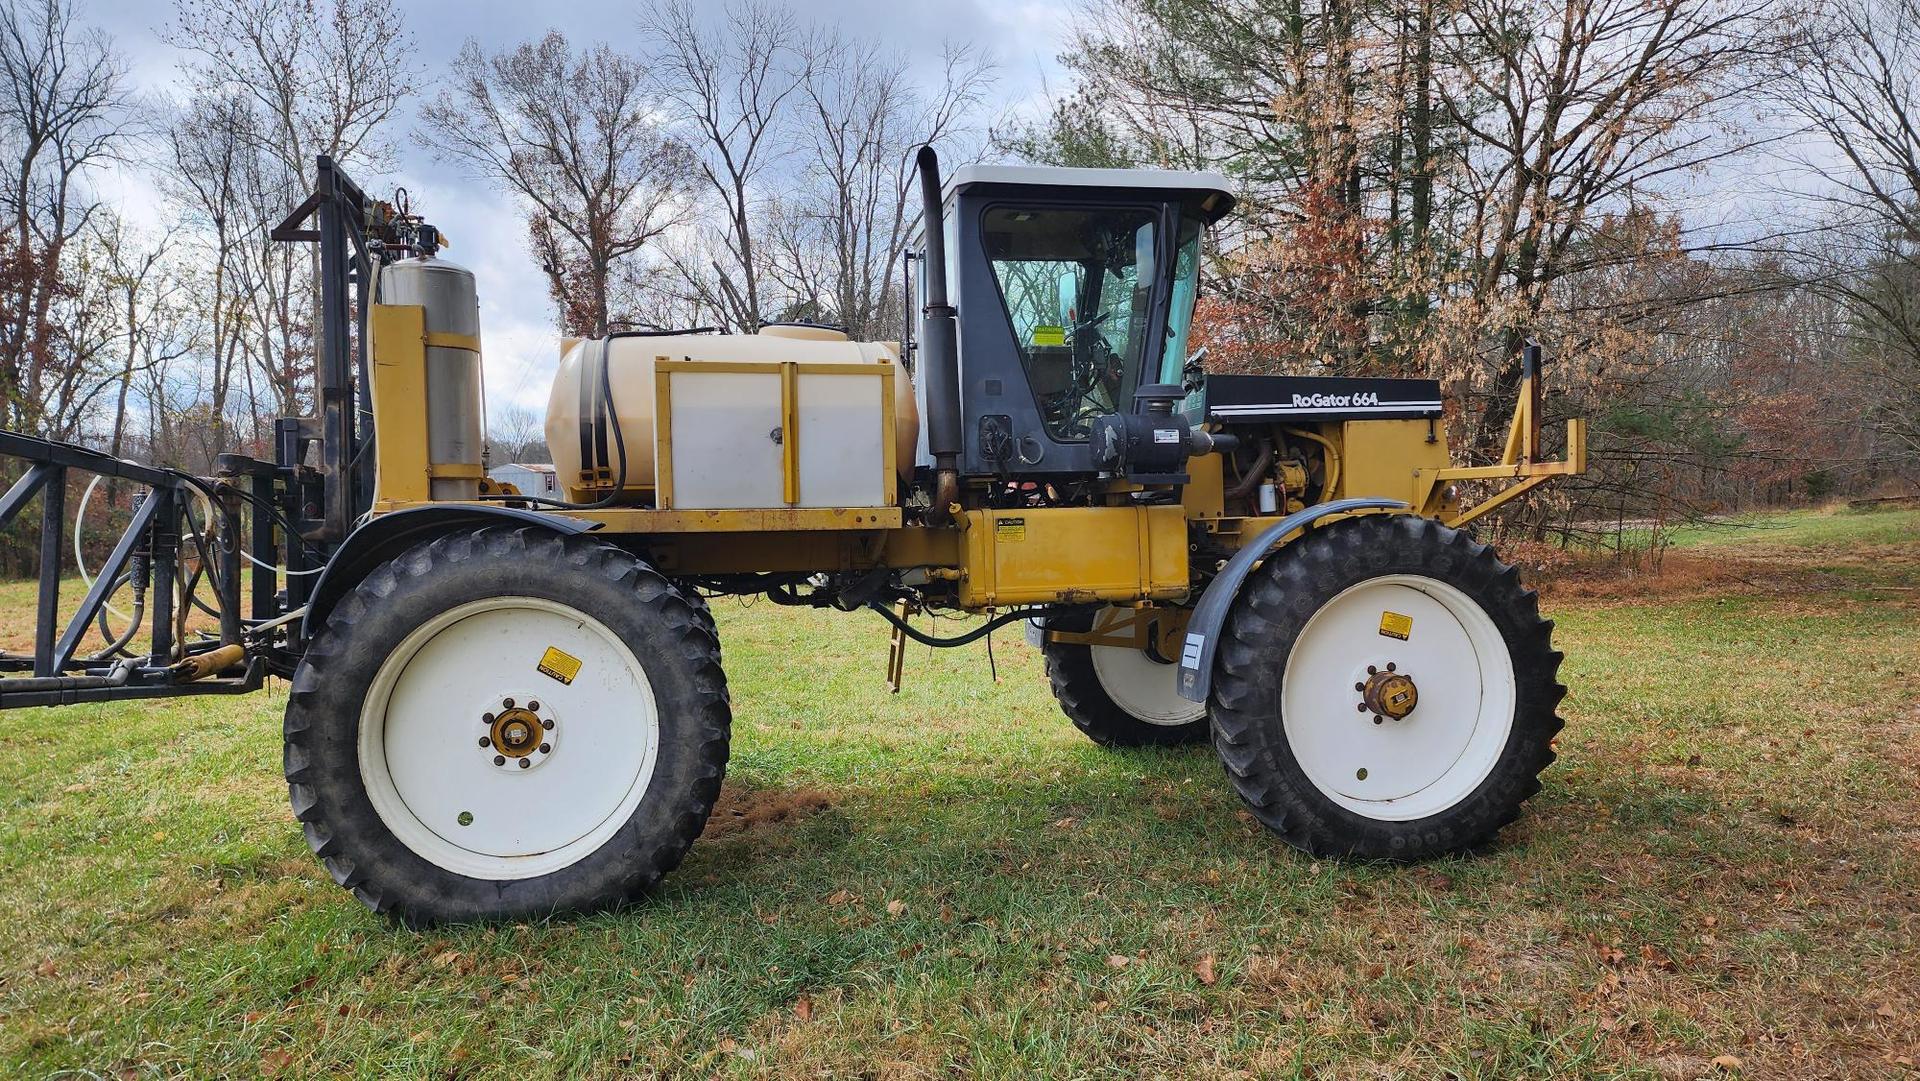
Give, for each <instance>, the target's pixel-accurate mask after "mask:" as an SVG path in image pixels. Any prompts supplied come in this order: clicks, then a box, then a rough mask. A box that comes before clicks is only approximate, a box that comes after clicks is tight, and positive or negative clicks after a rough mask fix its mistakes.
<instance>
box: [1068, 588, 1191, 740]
mask: <svg viewBox="0 0 1920 1081" xmlns="http://www.w3.org/2000/svg"><path fill="white" fill-rule="evenodd" d="M1116 611H1119V609H1114V608H1100V609H1090V610H1088V611H1085V612H1072V613H1069V614H1067V615H1063V616H1054V617H1051V618H1049V619H1048V621H1047V626H1048V628H1049V629H1054V630H1062V631H1074V632H1079V633H1085V632H1087V631H1089V630H1092V629H1093V626H1094V620H1095V618H1096V617H1104V616H1105V615H1106V614H1107V613H1110V612H1116ZM1045 655H1046V661H1047V679H1048V682H1050V683H1051V684H1052V685H1053V697H1054V699H1055V700H1057V701H1058V702H1059V703H1060V709H1061V712H1063V713H1065V714H1066V715H1067V719H1068V720H1070V721H1072V722H1073V726H1074V727H1075V728H1078V729H1079V730H1080V731H1081V732H1082V733H1084V734H1085V735H1086V737H1087V738H1088V739H1090V740H1092V741H1094V742H1095V743H1098V744H1100V745H1101V746H1102V747H1175V746H1184V745H1187V744H1192V743H1202V742H1205V741H1206V738H1207V708H1206V706H1205V705H1203V704H1200V703H1195V702H1189V701H1187V700H1186V699H1184V698H1181V697H1180V695H1179V692H1178V691H1177V690H1176V689H1175V687H1176V680H1177V679H1178V677H1179V673H1180V668H1179V665H1178V664H1177V663H1176V662H1177V661H1178V658H1172V659H1167V658H1160V657H1152V656H1149V655H1147V654H1146V653H1144V652H1142V651H1141V650H1137V649H1123V648H1119V647H1116V646H1088V645H1079V644H1075V643H1069V642H1051V641H1050V642H1048V643H1047V644H1046V647H1045Z"/></svg>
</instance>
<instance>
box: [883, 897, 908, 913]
mask: <svg viewBox="0 0 1920 1081" xmlns="http://www.w3.org/2000/svg"><path fill="white" fill-rule="evenodd" d="M906 911H907V903H906V902H905V901H902V900H900V899H899V898H898V897H896V898H894V899H893V900H891V901H888V902H887V915H889V916H903V915H905V914H906Z"/></svg>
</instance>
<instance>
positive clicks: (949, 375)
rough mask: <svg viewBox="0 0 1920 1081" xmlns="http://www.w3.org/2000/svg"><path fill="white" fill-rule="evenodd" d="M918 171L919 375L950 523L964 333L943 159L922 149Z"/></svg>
mask: <svg viewBox="0 0 1920 1081" xmlns="http://www.w3.org/2000/svg"><path fill="white" fill-rule="evenodd" d="M915 163H916V164H917V165H918V166H919V169H920V202H921V208H922V209H921V223H922V224H921V228H922V230H923V231H924V232H925V233H926V238H927V257H926V263H925V265H924V266H923V267H922V268H921V273H922V274H924V275H925V276H926V283H927V304H926V307H924V308H922V309H920V372H921V378H923V379H925V380H926V384H925V385H926V390H927V451H928V452H929V453H931V454H932V455H933V468H934V474H935V478H936V479H935V484H934V493H933V508H932V514H931V515H930V518H931V520H932V521H933V522H934V524H936V525H939V524H943V523H945V522H946V521H948V520H949V519H950V514H949V510H948V508H949V507H950V506H951V505H952V504H953V502H954V501H955V500H957V499H959V497H960V438H961V436H960V333H959V320H958V313H956V312H955V311H954V308H953V305H951V304H949V303H947V235H946V230H945V229H944V228H943V227H942V224H941V199H940V156H939V155H938V154H936V153H934V152H933V147H932V146H923V147H921V148H920V153H919V154H918V156H917V157H916V158H915Z"/></svg>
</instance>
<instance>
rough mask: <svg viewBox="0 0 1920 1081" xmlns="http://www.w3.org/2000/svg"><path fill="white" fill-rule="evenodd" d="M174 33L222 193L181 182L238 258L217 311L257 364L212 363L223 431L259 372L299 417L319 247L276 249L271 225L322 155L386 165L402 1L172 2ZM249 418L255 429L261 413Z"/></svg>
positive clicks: (195, 181)
mask: <svg viewBox="0 0 1920 1081" xmlns="http://www.w3.org/2000/svg"><path fill="white" fill-rule="evenodd" d="M166 38H167V40H168V42H169V43H170V44H172V45H174V46H175V47H177V48H179V49H181V50H183V51H184V52H186V53H187V54H188V56H189V57H190V60H189V62H188V64H187V75H188V79H189V83H190V86H191V89H192V92H193V95H194V99H195V100H194V102H193V104H190V105H189V106H188V108H187V109H186V110H184V112H183V117H182V121H181V122H182V124H184V125H187V126H188V127H190V128H192V129H194V130H190V131H189V132H187V134H186V137H187V139H188V140H190V141H198V142H201V143H220V144H222V145H221V146H220V147H218V148H217V149H215V148H213V147H211V146H208V147H204V148H203V151H202V153H203V156H204V154H205V153H212V154H214V155H215V157H217V159H218V160H219V163H220V166H221V168H220V170H219V174H218V179H217V182H215V187H214V188H211V189H209V188H208V187H207V182H203V181H202V180H201V179H200V178H196V177H192V176H188V177H186V178H185V183H187V184H189V185H192V186H194V187H196V188H202V189H207V190H202V191H199V192H196V193H195V194H194V197H193V201H194V202H195V203H197V204H198V209H200V210H201V211H203V212H205V213H207V214H209V215H210V216H212V217H214V218H218V219H220V220H221V223H222V224H221V225H220V226H219V228H220V229H221V230H223V238H222V239H221V240H220V241H219V244H220V246H221V247H222V248H223V249H228V250H227V254H228V255H229V256H230V260H229V262H230V265H228V266H227V267H225V268H224V270H223V271H222V272H221V273H219V274H218V275H216V281H215V290H216V295H215V297H214V298H213V299H212V300H211V302H210V307H212V308H213V309H215V310H218V311H222V312H225V313H227V315H228V316H233V317H234V318H232V319H231V320H230V321H229V325H230V326H231V327H233V328H234V329H237V330H243V331H244V332H243V333H241V334H240V335H239V336H238V337H235V338H231V339H229V338H226V337H221V338H220V339H219V345H221V346H226V345H229V344H230V345H231V346H232V347H233V348H237V349H238V350H240V355H242V356H244V357H245V358H246V359H247V360H248V361H249V363H250V367H247V368H240V367H236V366H234V365H232V364H230V363H217V364H216V371H215V373H214V383H215V389H216V397H217V398H219V401H217V402H216V403H214V408H213V414H214V416H215V418H216V420H215V423H216V424H220V423H224V422H223V421H221V420H219V419H218V418H221V417H224V415H225V393H226V391H227V390H228V389H230V384H231V382H232V380H235V379H244V380H245V381H246V382H247V383H249V384H251V382H252V376H253V374H254V373H255V372H256V371H257V372H258V374H259V375H260V376H261V377H262V379H263V380H264V382H265V384H266V389H267V394H268V396H269V397H270V401H268V402H266V403H261V404H264V405H266V406H267V407H268V408H271V409H272V410H273V411H274V412H276V413H280V414H297V413H301V412H303V411H304V408H305V406H306V405H307V404H308V402H307V399H308V397H309V395H310V391H309V387H310V379H311V368H312V359H313V357H314V356H315V355H316V352H317V350H318V348H319V343H318V340H317V321H316V320H315V319H314V318H313V311H314V310H315V307H316V304H315V290H316V285H315V283H314V279H313V273H312V271H313V268H314V266H315V260H317V258H318V253H317V252H314V251H300V250H297V249H294V248H291V247H289V246H287V245H282V244H274V243H272V242H271V241H269V240H268V238H267V236H266V227H267V226H268V225H270V224H272V222H273V221H277V220H278V219H279V218H280V216H281V215H283V214H285V213H286V211H287V210H289V209H291V208H292V207H293V206H294V205H295V204H296V203H298V202H299V201H300V199H302V198H303V197H304V196H305V194H306V190H307V187H308V185H309V183H310V177H311V175H312V170H313V165H314V159H315V158H316V157H317V156H318V155H321V154H325V155H328V156H330V157H332V158H333V159H334V160H336V161H339V162H341V163H343V164H345V165H348V166H349V167H353V166H356V165H362V166H381V165H385V164H386V163H387V162H388V161H389V160H390V155H391V151H392V143H391V141H390V140H389V139H388V137H387V134H386V133H387V131H388V130H389V129H390V125H391V123H392V121H393V120H394V119H395V118H396V117H397V116H398V114H399V110H400V108H401V105H402V103H404V102H405V101H406V100H407V98H408V97H410V96H411V95H412V93H413V91H414V85H413V78H414V61H413V53H414V50H413V40H412V37H411V35H409V34H408V32H407V30H406V27H405V24H404V21H403V19H402V18H401V15H400V10H399V8H398V6H397V5H396V4H395V3H394V2H393V0H176V17H175V19H174V24H173V26H172V27H171V29H170V30H169V31H168V32H167V34H166ZM174 142H175V149H176V158H178V157H179V156H180V154H179V143H180V139H179V138H176V139H175V140H174ZM216 189H217V190H216ZM209 196H217V197H218V198H217V200H210V198H209ZM235 216H240V217H243V218H244V220H240V221H236V220H233V218H234V217H235ZM228 289H232V290H233V291H232V292H231V293H229V292H227V291H226V290H228ZM236 304H238V306H239V307H241V308H244V309H246V311H245V317H244V318H239V317H238V316H239V314H240V313H238V312H236V311H234V310H233V309H234V306H235V305H236ZM230 359H231V357H226V358H223V360H230ZM256 396H257V395H254V394H249V395H248V397H249V399H252V398H255V397H256ZM250 404H251V403H250ZM251 411H252V412H253V413H254V420H255V423H256V424H258V423H259V417H258V413H259V411H260V409H259V405H258V404H253V405H252V409H251Z"/></svg>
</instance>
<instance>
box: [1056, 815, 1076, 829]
mask: <svg viewBox="0 0 1920 1081" xmlns="http://www.w3.org/2000/svg"><path fill="white" fill-rule="evenodd" d="M1079 822H1080V820H1079V819H1077V818H1063V819H1061V820H1060V821H1058V822H1055V823H1054V824H1053V828H1054V829H1058V830H1070V829H1072V828H1073V827H1074V826H1076V825H1078V824H1079Z"/></svg>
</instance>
